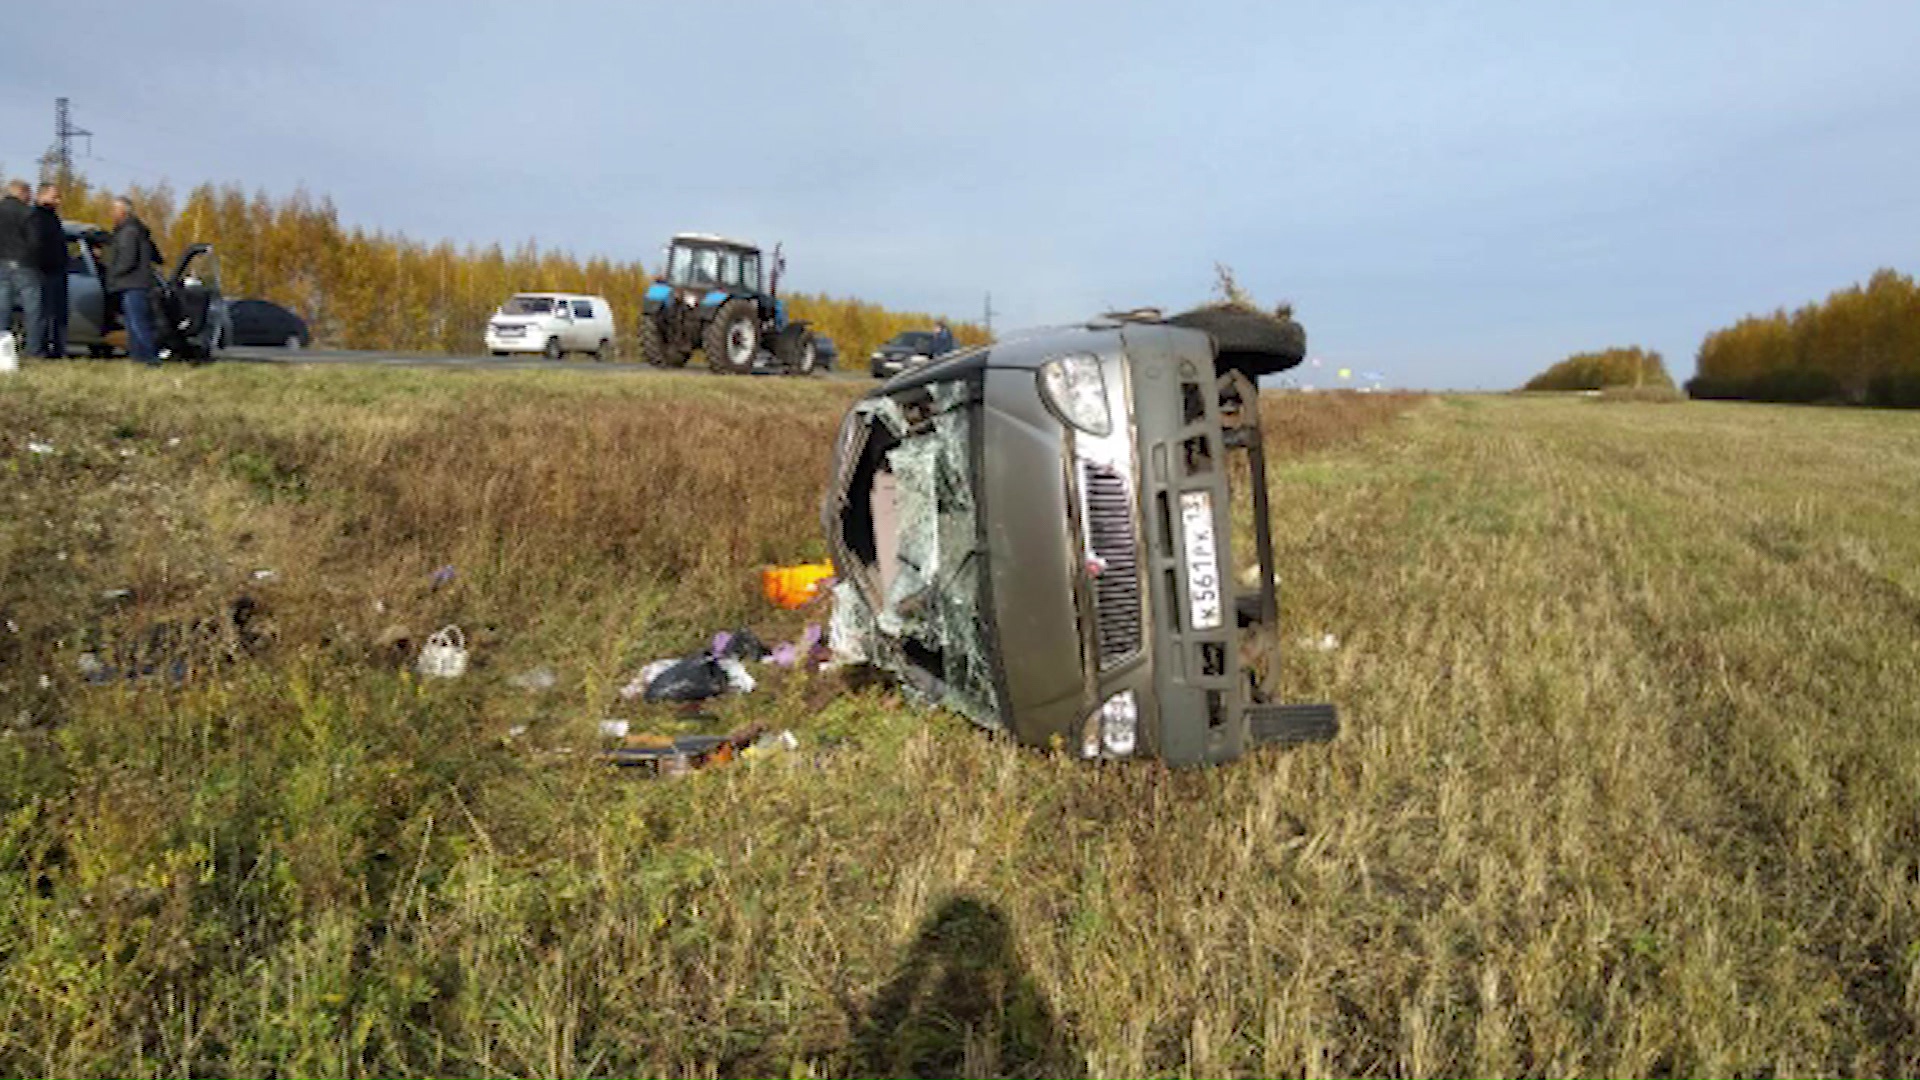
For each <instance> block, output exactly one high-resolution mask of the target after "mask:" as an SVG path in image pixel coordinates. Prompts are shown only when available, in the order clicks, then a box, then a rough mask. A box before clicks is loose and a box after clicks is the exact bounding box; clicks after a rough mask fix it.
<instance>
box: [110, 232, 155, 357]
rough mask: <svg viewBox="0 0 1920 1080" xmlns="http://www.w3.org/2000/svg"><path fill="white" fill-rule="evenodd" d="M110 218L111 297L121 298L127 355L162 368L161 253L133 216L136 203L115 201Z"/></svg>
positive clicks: (150, 235) (121, 317)
mask: <svg viewBox="0 0 1920 1080" xmlns="http://www.w3.org/2000/svg"><path fill="white" fill-rule="evenodd" d="M108 216H109V217H110V218H111V219H112V221H113V236H112V238H110V239H109V240H108V241H107V293H108V295H110V296H114V297H118V298H119V304H120V321H121V322H122V323H123V324H124V325H125V326H126V328H127V355H129V356H131V357H133V358H134V359H135V360H138V361H140V362H141V363H143V364H145V365H147V366H148V367H159V366H160V348H159V342H158V341H156V340H155V339H154V335H153V289H154V286H155V285H156V284H158V279H157V278H155V277H154V276H153V264H154V263H157V262H159V261H160V252H159V250H158V249H156V248H155V247H154V246H153V234H152V233H150V232H148V231H147V225H146V222H144V221H141V220H140V217H139V215H137V214H135V213H134V212H133V202H132V200H130V199H128V198H127V197H126V196H125V195H121V196H117V197H116V198H115V199H114V200H113V209H112V210H110V211H108Z"/></svg>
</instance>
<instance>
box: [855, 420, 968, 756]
mask: <svg viewBox="0 0 1920 1080" xmlns="http://www.w3.org/2000/svg"><path fill="white" fill-rule="evenodd" d="M973 389H974V387H973V384H971V383H968V382H947V383H935V384H932V385H930V386H927V387H924V388H922V389H921V390H920V391H917V392H916V393H915V394H914V395H913V396H910V397H907V396H903V397H902V398H901V399H898V400H896V399H895V398H892V397H884V398H875V399H871V400H868V401H863V402H861V403H860V404H858V405H856V406H854V409H853V413H852V414H851V416H850V417H849V418H848V421H847V423H848V428H847V430H846V434H845V435H844V436H843V438H844V439H846V440H847V441H846V442H845V443H844V444H843V445H842V448H841V453H842V460H843V461H844V462H846V463H847V465H846V468H847V472H846V473H845V480H846V484H847V487H846V490H845V491H844V492H843V493H842V499H841V501H840V504H839V505H840V519H841V524H840V528H841V535H842V538H843V540H844V544H845V547H846V549H847V550H848V552H849V553H850V554H851V556H852V559H853V560H854V562H855V563H856V565H855V566H853V567H852V568H851V570H852V571H853V575H857V577H858V579H859V580H857V581H856V580H844V581H842V582H841V583H840V584H839V585H837V586H836V587H835V589H834V609H833V625H832V628H831V630H830V635H831V641H832V644H833V648H834V651H835V653H836V655H838V656H839V657H840V658H841V659H842V660H845V661H847V662H852V663H870V664H873V665H875V666H877V667H880V668H882V669H884V670H887V671H891V672H893V673H895V674H896V675H899V676H900V677H901V678H902V679H904V680H905V681H906V683H907V685H909V686H911V687H912V688H913V689H914V690H915V691H916V693H917V694H918V695H919V696H920V697H922V698H923V699H925V700H927V701H929V702H931V703H933V704H937V705H943V706H945V707H947V708H950V709H953V710H954V711H955V712H958V713H960V714H962V715H963V716H966V717H967V718H968V719H970V720H972V721H973V722H975V723H977V724H980V725H982V726H983V727H989V728H999V727H1000V726H1001V717H1000V697H999V691H998V683H997V681H996V680H995V677H994V660H993V647H992V640H991V636H990V634H989V632H988V629H987V624H986V618H985V616H986V615H987V613H986V612H985V611H983V610H982V605H983V604H984V603H985V600H986V597H985V595H984V588H983V582H984V580H985V574H986V559H985V543H984V541H983V539H982V536H981V531H980V519H979V513H978V509H977V504H976V502H975V498H974V477H973V471H972V462H973V439H974V437H975V436H974V418H975V410H974V409H973V408H972V405H973V399H974V394H973Z"/></svg>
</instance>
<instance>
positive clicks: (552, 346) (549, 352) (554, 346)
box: [542, 337, 567, 360]
mask: <svg viewBox="0 0 1920 1080" xmlns="http://www.w3.org/2000/svg"><path fill="white" fill-rule="evenodd" d="M542 352H543V353H544V354H545V355H546V358H547V359H549V360H558V359H560V358H561V357H563V356H565V355H567V350H565V349H563V348H561V347H560V339H559V338H557V337H550V338H548V339H547V347H546V348H545V349H543V350H542Z"/></svg>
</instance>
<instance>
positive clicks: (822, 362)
mask: <svg viewBox="0 0 1920 1080" xmlns="http://www.w3.org/2000/svg"><path fill="white" fill-rule="evenodd" d="M813 359H814V363H815V364H818V365H819V366H820V367H823V368H825V369H827V370H828V371H832V370H833V366H834V364H835V363H837V362H838V361H839V359H840V346H838V345H835V344H834V343H833V339H832V338H830V337H828V336H827V335H825V334H815V335H813Z"/></svg>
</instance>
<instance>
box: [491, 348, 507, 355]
mask: <svg viewBox="0 0 1920 1080" xmlns="http://www.w3.org/2000/svg"><path fill="white" fill-rule="evenodd" d="M493 355H495V356H505V355H507V350H505V349H495V350H493Z"/></svg>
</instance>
